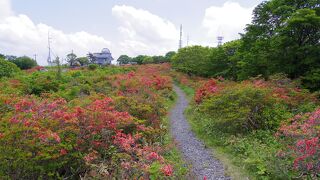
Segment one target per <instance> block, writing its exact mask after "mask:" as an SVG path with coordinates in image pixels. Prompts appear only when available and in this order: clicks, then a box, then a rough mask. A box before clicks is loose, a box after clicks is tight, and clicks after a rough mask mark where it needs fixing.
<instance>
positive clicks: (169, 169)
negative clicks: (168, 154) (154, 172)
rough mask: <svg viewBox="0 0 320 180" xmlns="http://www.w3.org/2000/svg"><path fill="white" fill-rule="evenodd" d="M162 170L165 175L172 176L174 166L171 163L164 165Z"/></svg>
mask: <svg viewBox="0 0 320 180" xmlns="http://www.w3.org/2000/svg"><path fill="white" fill-rule="evenodd" d="M161 171H162V173H163V174H164V175H165V176H172V175H173V168H172V166H171V165H170V164H168V165H164V166H163V167H162V168H161Z"/></svg>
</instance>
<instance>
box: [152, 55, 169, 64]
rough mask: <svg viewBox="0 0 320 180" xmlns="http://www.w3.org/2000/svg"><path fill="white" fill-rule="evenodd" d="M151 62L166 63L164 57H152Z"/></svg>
mask: <svg viewBox="0 0 320 180" xmlns="http://www.w3.org/2000/svg"><path fill="white" fill-rule="evenodd" d="M152 59H153V62H152V63H155V64H160V63H165V62H167V60H166V58H165V57H164V56H153V57H152Z"/></svg>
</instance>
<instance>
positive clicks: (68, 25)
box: [0, 0, 262, 65]
mask: <svg viewBox="0 0 320 180" xmlns="http://www.w3.org/2000/svg"><path fill="white" fill-rule="evenodd" d="M261 2H262V0H250V1H247V0H233V1H229V0H214V1H213V0H152V1H150V0H54V1H52V0H51V1H49V0H27V1H26V0H0V53H1V54H6V55H16V56H23V55H26V56H30V57H34V55H35V54H36V55H37V62H38V63H39V64H41V65H46V64H47V63H46V61H47V56H48V32H49V34H50V37H51V38H52V39H51V46H52V51H53V54H54V56H59V57H60V58H62V59H63V58H64V57H65V56H66V55H67V54H68V53H70V52H72V51H73V52H74V53H75V54H76V55H78V56H86V54H87V53H88V52H100V51H101V50H102V49H103V48H109V49H110V51H111V53H112V55H113V57H114V59H117V58H118V57H119V56H120V55H122V54H127V55H129V56H137V55H141V54H143V55H164V54H165V53H166V52H168V51H176V50H177V49H178V43H179V31H180V30H179V29H180V24H182V25H183V46H187V44H188V45H203V46H216V45H217V40H216V38H217V36H223V37H224V42H227V41H231V40H234V39H238V38H239V37H240V36H239V33H242V32H243V29H244V28H245V25H246V24H248V23H250V22H251V17H252V10H253V8H254V7H255V6H256V5H258V4H259V3H261ZM188 37H189V38H188ZM188 39H189V41H188Z"/></svg>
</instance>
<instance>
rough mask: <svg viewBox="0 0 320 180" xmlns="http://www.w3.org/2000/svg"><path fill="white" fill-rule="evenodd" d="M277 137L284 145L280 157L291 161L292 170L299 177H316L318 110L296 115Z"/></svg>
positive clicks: (319, 144) (319, 152)
mask: <svg viewBox="0 0 320 180" xmlns="http://www.w3.org/2000/svg"><path fill="white" fill-rule="evenodd" d="M277 136H278V137H280V138H281V140H282V142H283V143H284V144H285V145H286V147H287V148H286V149H284V150H283V151H282V153H281V156H287V157H289V158H290V159H293V161H292V168H293V169H294V170H296V171H298V172H299V173H300V176H306V175H309V176H312V177H314V178H315V177H316V176H317V175H318V174H319V172H320V109H317V110H315V111H314V112H312V113H306V114H304V115H297V116H295V117H294V118H292V119H291V120H290V122H289V123H288V124H283V125H282V126H281V127H280V129H279V131H278V133H277Z"/></svg>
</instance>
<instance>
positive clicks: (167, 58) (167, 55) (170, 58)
mask: <svg viewBox="0 0 320 180" xmlns="http://www.w3.org/2000/svg"><path fill="white" fill-rule="evenodd" d="M176 54H177V53H176V52H175V51H170V52H167V54H166V55H165V56H164V57H165V58H166V61H167V62H170V61H171V60H172V58H173V56H174V55H176Z"/></svg>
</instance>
